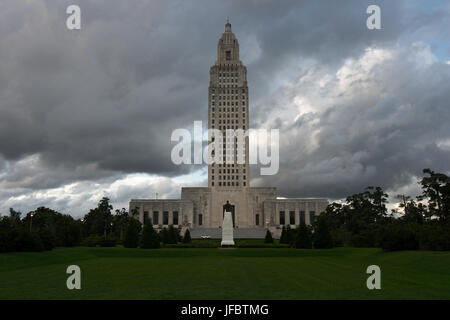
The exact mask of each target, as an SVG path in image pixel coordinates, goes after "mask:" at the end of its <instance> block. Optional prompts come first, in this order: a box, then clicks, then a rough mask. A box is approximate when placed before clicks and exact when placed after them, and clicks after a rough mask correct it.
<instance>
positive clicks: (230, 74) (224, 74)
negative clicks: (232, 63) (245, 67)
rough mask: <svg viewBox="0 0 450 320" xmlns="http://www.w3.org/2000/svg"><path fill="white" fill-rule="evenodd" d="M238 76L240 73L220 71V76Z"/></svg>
mask: <svg viewBox="0 0 450 320" xmlns="http://www.w3.org/2000/svg"><path fill="white" fill-rule="evenodd" d="M237 76H238V73H229V72H226V73H219V78H220V77H237Z"/></svg>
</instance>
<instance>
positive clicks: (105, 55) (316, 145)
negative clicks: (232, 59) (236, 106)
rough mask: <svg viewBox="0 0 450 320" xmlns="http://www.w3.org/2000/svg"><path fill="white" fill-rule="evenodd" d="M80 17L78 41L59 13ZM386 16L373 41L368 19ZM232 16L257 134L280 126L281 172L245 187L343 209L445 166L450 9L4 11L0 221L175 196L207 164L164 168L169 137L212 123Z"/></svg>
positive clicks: (311, 6) (122, 5) (149, 5)
mask: <svg viewBox="0 0 450 320" xmlns="http://www.w3.org/2000/svg"><path fill="white" fill-rule="evenodd" d="M71 4H77V5H79V6H80V8H81V18H82V25H81V30H68V29H67V28H66V19H67V14H66V8H67V6H69V5H71ZM370 4H377V5H379V6H380V7H381V25H382V29H381V30H368V29H367V27H366V19H367V17H368V15H367V14H366V8H367V7H368V6H369V5H370ZM227 16H229V17H230V22H231V23H232V28H233V32H234V33H235V34H236V36H237V37H238V39H239V42H240V48H241V60H242V61H243V63H244V64H245V65H246V66H247V69H248V82H249V91H250V119H251V121H250V122H251V127H252V128H276V129H279V130H280V171H279V173H278V174H277V175H275V176H260V175H259V170H256V169H257V168H253V174H252V181H251V184H252V186H275V187H277V188H278V193H279V195H280V196H285V197H327V198H329V199H330V200H333V199H340V198H342V197H345V196H347V195H349V194H351V193H356V192H360V191H362V190H363V188H364V187H366V186H369V185H379V186H382V187H383V188H384V189H385V190H387V191H389V192H390V193H392V194H397V193H405V194H410V195H413V196H414V195H416V194H417V192H418V191H419V190H418V186H417V179H418V177H419V176H420V175H421V170H422V169H423V168H425V167H430V168H432V169H434V170H435V171H441V172H446V173H449V170H450V2H448V1H444V0H443V1H413V0H404V1H403V0H396V1H392V0H390V1H376V0H370V1H365V0H353V1H352V0H342V1H317V0H315V1H311V0H305V1H290V0H289V1H287V0H286V1H279V0H277V1H266V0H258V1H256V0H248V1H243V0H230V1H206V0H197V1H193V0H179V1H174V0H170V1H167V0H161V1H159V0H148V1H144V0H131V1H111V0H96V1H87V0H86V1H85V0H80V1H73V0H70V1H65V0H64V1H57V0H52V1H51V0H46V1H44V0H2V1H1V2H0V213H3V214H7V213H8V209H9V208H10V207H13V208H15V209H17V210H22V211H23V212H28V211H29V210H32V209H35V208H36V207H38V206H47V207H51V208H53V209H56V210H59V211H61V212H64V213H70V214H72V215H73V216H75V217H80V216H82V215H83V214H85V213H86V212H87V211H88V209H89V208H92V207H94V206H95V205H96V203H97V202H98V200H99V199H100V198H101V197H102V196H108V197H110V198H111V200H112V202H113V205H114V206H115V208H121V207H127V202H128V201H129V199H131V198H153V197H155V195H156V192H158V197H159V198H177V197H179V196H180V188H181V186H206V185H207V176H206V171H205V167H204V166H200V165H197V166H188V165H183V166H176V165H174V164H172V162H171V160H170V152H171V149H172V148H173V146H174V143H172V142H171V141H170V136H171V132H172V131H173V130H174V129H176V128H191V127H192V125H193V121H195V120H203V121H205V122H206V120H207V88H208V81H209V67H210V66H211V65H212V64H213V63H214V61H215V58H216V52H217V51H216V45H217V40H218V38H219V37H220V35H221V34H222V32H223V30H224V24H225V21H226V18H227Z"/></svg>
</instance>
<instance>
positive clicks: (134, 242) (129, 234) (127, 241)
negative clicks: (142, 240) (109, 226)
mask: <svg viewBox="0 0 450 320" xmlns="http://www.w3.org/2000/svg"><path fill="white" fill-rule="evenodd" d="M141 228H142V225H141V222H140V221H139V220H137V219H135V218H131V219H129V221H128V224H127V229H126V231H125V238H124V241H123V246H124V247H125V248H137V247H138V246H139V234H140V233H141Z"/></svg>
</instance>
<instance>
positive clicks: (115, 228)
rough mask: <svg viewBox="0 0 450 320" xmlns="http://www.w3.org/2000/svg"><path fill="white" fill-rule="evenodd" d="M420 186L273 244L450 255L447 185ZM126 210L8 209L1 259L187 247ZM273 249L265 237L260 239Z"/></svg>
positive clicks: (362, 198)
mask: <svg viewBox="0 0 450 320" xmlns="http://www.w3.org/2000/svg"><path fill="white" fill-rule="evenodd" d="M423 173H424V177H423V178H422V179H421V180H420V181H419V184H420V186H421V189H422V193H421V194H420V195H419V196H417V197H416V198H414V199H413V198H412V197H410V196H408V195H397V196H396V198H397V199H398V200H399V208H398V209H393V210H392V211H391V212H388V209H387V206H386V205H387V203H388V195H387V194H386V193H385V192H384V191H383V190H382V188H381V187H368V188H366V189H365V190H364V191H363V192H361V193H357V194H353V195H351V196H348V197H347V198H346V199H345V201H344V202H333V203H331V204H329V205H328V206H327V208H326V210H325V212H323V213H322V214H321V215H320V216H318V217H317V219H316V221H314V222H313V224H312V225H311V226H307V225H306V224H305V223H304V221H301V223H300V225H299V227H297V228H295V229H291V228H290V226H287V227H283V230H282V234H281V238H280V243H285V244H289V245H290V246H292V247H296V248H331V247H338V246H354V247H381V248H383V250H387V251H390V250H417V249H423V250H450V178H449V177H448V176H447V175H445V174H443V173H436V172H434V171H432V170H430V169H424V170H423ZM137 215H138V212H137V211H136V210H133V211H132V212H131V214H129V213H128V212H127V211H126V210H125V209H121V210H115V212H114V213H113V207H112V205H111V204H110V202H109V199H108V198H106V197H104V198H102V199H101V200H100V201H99V203H98V205H97V207H96V208H94V209H90V210H89V212H88V213H87V214H86V215H85V216H84V217H83V218H81V219H74V218H73V217H72V216H70V215H68V214H62V213H60V212H57V211H54V210H52V209H49V208H45V207H40V208H38V209H36V210H35V211H33V212H29V213H28V214H26V215H25V216H24V217H23V218H22V213H21V212H18V211H15V210H14V209H12V208H11V209H10V212H9V215H8V216H2V217H1V218H0V252H11V251H42V250H51V249H52V248H54V247H71V246H79V245H84V246H115V245H116V244H123V245H124V246H125V247H128V248H137V247H141V248H158V247H160V246H161V243H163V244H176V243H178V242H190V241H191V239H190V234H189V230H188V231H187V232H186V233H185V235H184V238H182V237H181V235H180V230H179V229H178V228H175V227H174V226H169V227H168V228H164V229H162V230H161V231H160V232H156V230H154V229H153V225H152V223H151V220H150V219H147V221H146V222H145V224H144V225H142V224H141V223H140V222H139V221H138V219H136V216H137ZM264 241H265V242H266V243H272V242H273V238H272V235H271V233H270V232H269V231H268V232H267V234H266V238H265V240H264Z"/></svg>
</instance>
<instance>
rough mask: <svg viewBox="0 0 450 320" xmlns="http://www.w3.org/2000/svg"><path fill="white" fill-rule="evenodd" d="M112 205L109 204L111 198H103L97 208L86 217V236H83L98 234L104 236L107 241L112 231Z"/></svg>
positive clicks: (84, 221)
mask: <svg viewBox="0 0 450 320" xmlns="http://www.w3.org/2000/svg"><path fill="white" fill-rule="evenodd" d="M112 209H113V207H112V205H110V203H109V198H107V197H103V198H102V199H101V200H100V201H99V203H98V205H97V208H94V209H91V210H89V213H88V214H86V215H85V216H84V219H83V225H84V234H83V236H85V237H86V236H89V235H91V234H97V235H99V236H103V237H104V238H105V239H106V237H107V234H108V233H110V232H111V231H112V220H113V217H112V214H111V210H112Z"/></svg>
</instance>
